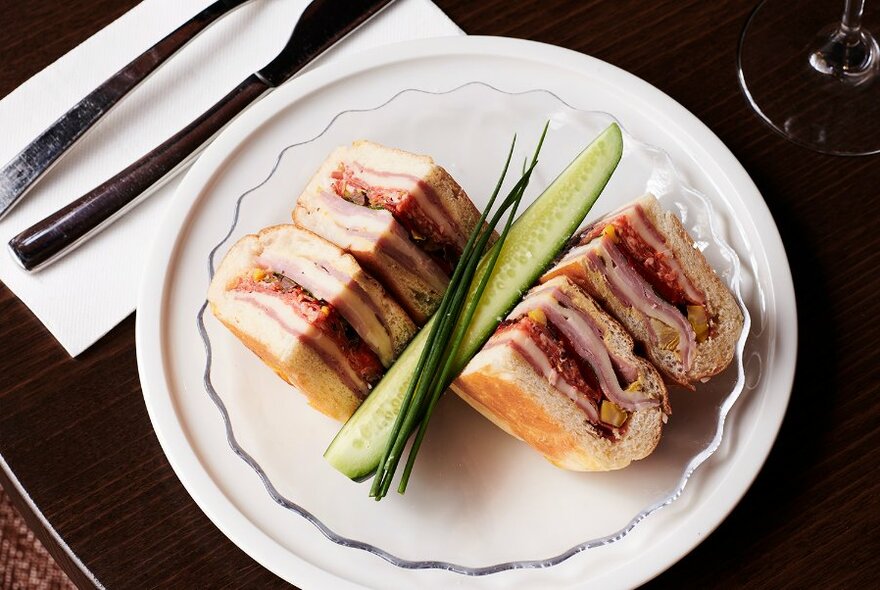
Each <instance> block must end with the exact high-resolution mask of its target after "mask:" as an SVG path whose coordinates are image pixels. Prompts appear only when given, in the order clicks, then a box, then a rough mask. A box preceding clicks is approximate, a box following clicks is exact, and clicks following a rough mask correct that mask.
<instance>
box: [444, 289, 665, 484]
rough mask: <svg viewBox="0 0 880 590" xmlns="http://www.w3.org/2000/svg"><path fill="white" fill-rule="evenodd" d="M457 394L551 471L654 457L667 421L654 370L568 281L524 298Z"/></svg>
mask: <svg viewBox="0 0 880 590" xmlns="http://www.w3.org/2000/svg"><path fill="white" fill-rule="evenodd" d="M452 389H453V390H454V391H455V392H456V393H457V394H458V395H459V396H461V397H462V398H463V399H464V400H465V401H467V402H468V403H469V404H470V405H471V406H473V407H474V408H475V409H477V410H478V411H479V412H480V413H482V414H483V415H484V416H486V417H487V418H489V419H490V420H491V421H492V422H494V423H495V424H497V425H498V426H499V427H501V428H502V429H503V430H505V431H506V432H508V433H509V434H511V435H513V436H515V437H517V438H519V439H521V440H523V441H525V442H526V443H528V444H529V445H531V446H532V447H534V448H535V449H536V450H538V451H539V452H540V453H542V454H543V455H544V457H546V458H547V459H548V460H549V461H550V462H551V463H553V464H555V465H557V466H559V467H562V468H564V469H571V470H576V471H608V470H612V469H620V468H623V467H626V466H627V465H629V464H630V462H632V461H635V460H638V459H642V458H644V457H646V456H648V455H649V454H650V453H651V452H652V451H653V450H654V448H655V447H656V446H657V443H658V442H659V440H660V434H661V431H662V428H663V424H664V423H665V421H666V417H667V415H668V414H669V413H670V410H669V404H668V399H667V393H666V388H665V386H664V384H663V380H662V379H661V377H660V375H659V373H658V372H657V370H656V369H655V368H654V367H653V366H652V365H651V364H650V363H649V362H647V361H646V360H644V359H642V358H639V357H638V356H636V355H635V354H634V353H633V341H632V338H630V336H629V334H627V333H626V331H625V330H624V329H623V327H621V326H620V324H618V323H617V322H616V321H614V319H612V318H611V317H610V316H609V315H608V314H606V313H605V312H603V311H602V309H601V308H599V306H598V305H597V304H596V302H595V301H593V300H592V299H591V298H590V297H589V296H588V295H587V294H586V293H584V292H583V291H582V290H581V289H580V288H579V287H577V286H576V285H575V284H574V283H573V282H571V281H570V280H569V279H568V278H566V277H564V276H561V277H557V278H555V279H552V280H548V281H547V282H546V283H544V284H543V285H539V286H537V287H535V288H533V289H532V290H531V291H530V292H529V293H528V294H527V295H526V297H525V299H523V301H522V302H520V304H519V305H517V306H516V307H515V308H514V309H513V311H512V312H511V313H510V315H508V317H507V318H506V319H505V320H504V321H503V322H502V323H501V324H500V325H499V327H498V329H497V330H496V331H495V333H494V334H493V335H492V337H491V338H490V339H489V341H488V342H487V343H486V345H485V346H484V347H483V349H482V350H481V351H480V352H479V353H478V354H477V355H476V356H475V357H474V358H473V359H471V362H470V363H469V364H468V365H467V366H466V367H465V369H464V371H463V372H462V373H461V375H460V376H459V377H458V379H456V381H455V382H454V383H453V385H452Z"/></svg>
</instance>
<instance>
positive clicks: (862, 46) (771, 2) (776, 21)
mask: <svg viewBox="0 0 880 590" xmlns="http://www.w3.org/2000/svg"><path fill="white" fill-rule="evenodd" d="M839 8H840V5H839V4H838V3H837V2H829V1H828V0H804V1H800V2H797V1H793V0H764V1H763V2H761V3H760V4H759V5H758V6H757V7H756V8H755V10H754V12H752V14H751V16H750V17H749V20H748V21H747V22H746V26H745V29H744V30H743V33H742V37H741V38H740V44H739V60H738V69H739V82H740V86H741V87H742V90H743V93H744V94H745V96H746V99H747V100H748V102H749V104H750V105H751V106H752V108H753V109H754V110H755V112H756V113H757V114H758V115H759V116H760V117H761V118H762V119H763V120H764V121H765V122H766V123H767V124H768V125H770V126H771V127H772V128H773V129H774V130H776V131H777V132H779V133H780V134H782V135H783V136H784V137H786V138H788V139H790V140H791V141H793V142H795V143H798V144H800V145H803V146H806V147H808V148H811V149H814V150H817V151H820V152H825V153H829V154H838V155H864V154H874V153H878V152H880V47H878V44H877V38H876V37H875V35H874V34H872V31H871V30H870V29H873V31H874V32H875V33H878V32H880V30H878V28H880V27H877V22H876V21H870V22H869V19H868V18H867V17H868V16H875V15H874V14H872V15H867V14H865V12H864V8H865V0H844V6H843V14H842V15H839V16H838V15H836V14H835V11H836V10H839ZM835 17H836V18H835Z"/></svg>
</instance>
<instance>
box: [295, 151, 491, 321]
mask: <svg viewBox="0 0 880 590" xmlns="http://www.w3.org/2000/svg"><path fill="white" fill-rule="evenodd" d="M479 216H480V215H479V212H478V211H477V209H476V208H475V207H474V205H473V203H472V202H471V200H470V199H469V198H468V196H467V195H466V194H465V192H464V191H463V190H462V188H461V187H460V186H459V185H458V184H457V183H456V182H455V180H453V178H452V177H451V176H450V175H449V173H448V172H447V171H446V170H444V169H443V168H442V167H441V166H438V165H437V164H435V163H434V161H433V160H432V159H431V158H429V157H428V156H420V155H416V154H411V153H409V152H405V151H403V150H398V149H393V148H388V147H384V146H381V145H379V144H376V143H372V142H369V141H356V142H354V143H353V144H352V145H351V146H342V147H339V148H337V149H336V150H334V151H333V152H332V153H331V154H330V156H329V157H328V158H327V160H325V161H324V163H323V164H322V165H321V168H320V169H319V170H318V172H317V173H316V174H315V175H314V176H313V177H312V179H311V180H310V181H309V183H308V185H307V186H306V188H305V190H304V191H303V193H302V194H301V195H300V197H299V199H298V200H297V204H296V208H295V209H294V212H293V219H294V221H295V222H296V224H297V225H299V226H300V227H303V228H306V229H309V230H310V231H313V232H315V233H316V234H318V235H320V236H322V237H324V238H325V239H327V240H329V241H331V242H333V243H334V244H336V245H338V246H339V247H341V248H343V249H344V250H347V251H348V252H351V253H352V254H353V255H354V257H355V258H357V259H358V261H359V262H360V263H361V264H363V265H364V267H365V268H367V270H369V272H371V273H372V274H373V275H374V276H376V277H377V278H378V279H379V280H380V281H382V282H383V284H384V285H385V286H386V287H387V288H388V290H389V291H390V292H392V293H393V294H394V295H395V296H396V297H397V299H398V301H399V302H400V303H401V305H403V307H404V308H405V309H406V310H407V311H408V312H409V314H410V316H411V317H412V318H413V319H414V320H415V321H416V322H417V323H419V324H422V323H424V322H425V321H426V320H427V319H428V317H430V315H431V314H432V313H433V312H434V311H435V310H436V308H437V306H438V305H439V303H440V299H441V297H442V296H443V291H444V290H445V288H446V284H447V282H448V275H449V272H450V270H451V269H452V267H454V265H455V262H456V261H457V260H458V257H459V256H460V254H461V251H462V249H463V247H464V245H465V243H466V242H467V238H468V236H469V234H470V232H471V231H472V230H473V228H474V226H475V225H476V223H477V221H478V220H479Z"/></svg>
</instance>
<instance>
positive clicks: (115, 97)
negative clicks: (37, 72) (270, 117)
mask: <svg viewBox="0 0 880 590" xmlns="http://www.w3.org/2000/svg"><path fill="white" fill-rule="evenodd" d="M249 1H250V0H217V1H216V2H213V3H212V4H211V5H209V6H207V7H206V8H205V9H204V10H202V11H201V12H200V13H198V14H197V15H195V16H194V17H192V18H191V19H189V20H188V21H187V22H185V23H183V24H182V25H180V26H179V27H177V28H176V29H174V30H173V31H172V32H171V33H169V34H168V35H167V36H166V37H165V38H164V39H162V40H161V41H159V42H158V43H156V44H155V45H153V46H152V47H150V48H149V49H147V50H146V51H145V52H143V53H142V54H140V55H139V56H138V57H136V58H135V59H134V60H132V61H131V62H130V63H129V64H128V65H126V66H125V67H123V68H122V69H121V70H119V71H118V72H116V73H115V74H113V75H112V76H111V77H110V78H108V79H107V80H106V81H104V83H102V84H101V85H100V86H98V87H97V88H95V89H94V90H92V91H91V92H90V93H89V94H88V96H86V97H85V98H83V99H82V100H81V101H79V102H78V103H76V104H75V105H74V106H73V107H72V108H71V109H70V110H69V111H67V112H66V113H64V114H63V115H61V117H60V118H59V119H58V120H57V121H55V122H54V123H52V125H51V126H50V127H49V128H48V129H46V130H45V131H43V132H42V133H41V134H40V136H39V137H37V138H36V139H35V140H33V141H32V142H31V143H29V144H28V145H27V146H25V148H24V149H23V150H21V152H19V154H18V155H17V156H15V157H14V158H12V159H11V160H10V161H9V162H8V163H7V164H6V165H5V166H4V167H3V168H2V169H0V219H3V216H4V215H6V214H7V213H8V212H9V211H10V210H11V209H12V208H13V207H14V206H15V204H16V203H17V202H18V201H19V200H20V199H21V198H22V197H23V196H25V194H27V192H28V191H30V189H31V188H33V186H34V185H35V184H37V183H38V182H39V181H40V179H41V178H42V177H43V175H44V174H46V173H47V172H48V171H49V170H50V169H51V168H52V167H53V166H54V165H55V164H57V163H58V160H60V159H61V157H62V156H63V155H64V154H65V153H67V151H68V150H70V148H71V147H73V145H74V144H75V143H76V142H77V141H79V140H80V139H82V137H83V136H84V135H85V134H86V131H88V130H89V129H91V128H92V126H93V125H94V124H95V123H97V122H98V120H100V119H101V117H103V116H104V115H106V114H107V113H109V112H110V110H111V109H112V108H113V107H114V106H116V103H118V102H119V101H120V100H121V99H122V97H124V96H125V95H126V94H128V93H129V92H131V91H132V90H134V89H135V88H136V87H137V86H138V84H140V83H141V82H143V81H144V80H146V79H147V78H148V77H149V76H150V74H152V73H153V72H154V71H156V70H157V69H158V68H159V66H161V65H162V64H163V63H165V62H166V61H167V60H168V58H169V57H171V56H172V55H174V54H175V53H177V51H179V50H180V49H181V48H182V47H184V46H185V45H186V44H187V43H189V42H190V41H192V40H193V39H195V38H196V37H197V36H198V35H199V33H201V32H202V31H204V30H205V29H207V28H208V27H209V26H210V25H211V24H213V23H214V21H216V20H217V19H219V18H220V17H221V16H224V15H226V14H228V13H229V12H231V11H232V10H233V9H235V8H238V7H239V6H241V5H242V4H244V3H245V2H249Z"/></svg>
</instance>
